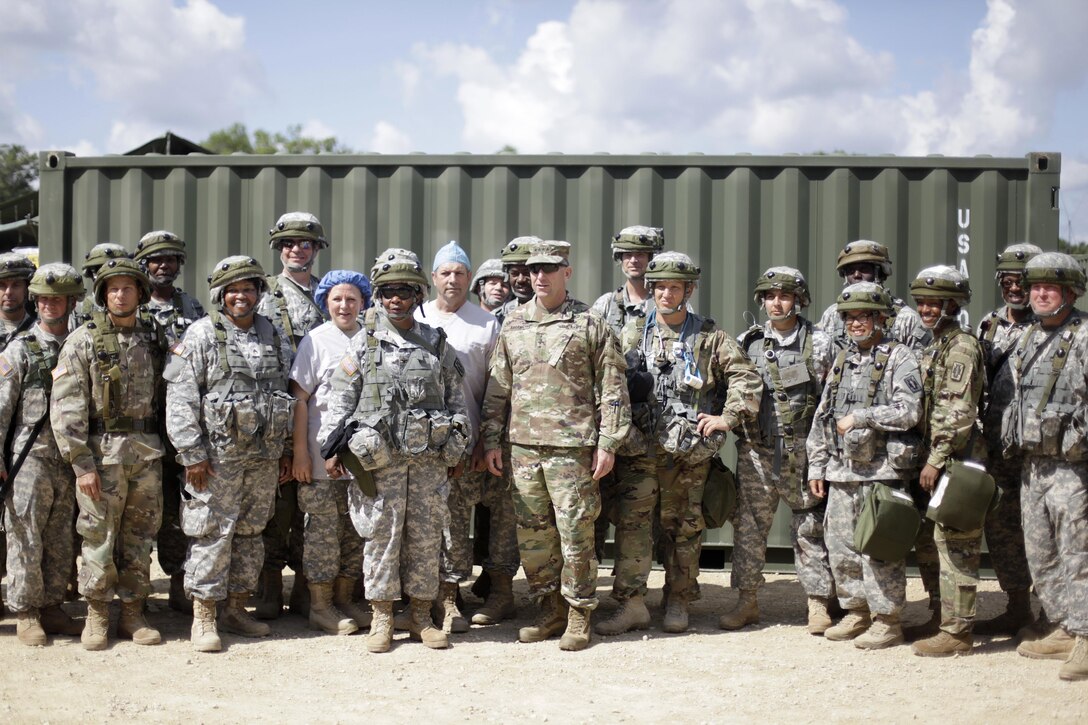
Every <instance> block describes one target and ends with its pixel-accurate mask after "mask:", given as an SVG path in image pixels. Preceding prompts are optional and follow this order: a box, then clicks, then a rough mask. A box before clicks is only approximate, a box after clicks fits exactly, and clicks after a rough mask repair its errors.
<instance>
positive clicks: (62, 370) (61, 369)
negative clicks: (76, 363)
mask: <svg viewBox="0 0 1088 725" xmlns="http://www.w3.org/2000/svg"><path fill="white" fill-rule="evenodd" d="M67 374H68V366H67V365H65V364H64V363H57V366H56V367H55V368H53V379H54V380H60V379H61V378H63V377H64V376H65V375H67Z"/></svg>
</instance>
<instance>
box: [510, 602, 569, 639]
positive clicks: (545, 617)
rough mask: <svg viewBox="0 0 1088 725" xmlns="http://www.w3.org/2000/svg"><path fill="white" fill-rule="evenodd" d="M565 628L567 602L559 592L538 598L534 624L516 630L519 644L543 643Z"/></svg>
mask: <svg viewBox="0 0 1088 725" xmlns="http://www.w3.org/2000/svg"><path fill="white" fill-rule="evenodd" d="M566 627H567V602H566V600H565V599H563V598H562V597H561V596H560V595H559V592H549V593H547V594H545V595H544V596H543V597H541V598H540V614H539V615H537V618H536V622H534V623H533V624H531V625H529V626H528V627H522V628H521V629H519V630H518V641H519V642H526V643H528V642H543V641H544V640H546V639H550V638H552V637H554V636H555V635H557V634H559V633H560V632H562V631H564V630H565V629H566Z"/></svg>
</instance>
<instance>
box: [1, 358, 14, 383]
mask: <svg viewBox="0 0 1088 725" xmlns="http://www.w3.org/2000/svg"><path fill="white" fill-rule="evenodd" d="M11 370H12V368H11V362H10V361H9V360H8V356H7V355H0V375H3V376H4V377H5V378H8V377H11Z"/></svg>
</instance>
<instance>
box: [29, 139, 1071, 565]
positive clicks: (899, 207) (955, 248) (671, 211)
mask: <svg viewBox="0 0 1088 725" xmlns="http://www.w3.org/2000/svg"><path fill="white" fill-rule="evenodd" d="M1060 171H1061V156H1060V154H1057V153H1031V154H1028V155H1027V156H1026V157H1025V158H990V157H974V158H945V157H926V158H902V157H894V156H775V157H761V156H702V155H690V156H657V155H653V154H647V155H638V156H609V155H593V156H564V155H543V156H517V155H498V156H472V155H447V156H426V155H408V156H380V155H363V156H246V155H234V156H158V157H157V156H142V157H131V156H125V157H105V158H78V157H74V156H69V155H66V154H65V153H64V152H43V153H42V155H41V182H40V183H41V191H40V193H41V202H40V203H41V210H40V212H41V217H40V219H41V224H40V233H39V238H40V246H41V252H42V259H43V260H46V261H49V260H57V259H65V260H73V259H74V260H76V262H77V264H78V262H79V261H80V260H82V258H83V255H84V253H86V252H87V250H89V249H90V248H91V247H92V246H93V245H94V244H96V243H98V242H101V241H107V240H109V241H116V242H120V243H121V244H124V245H125V246H126V247H129V248H132V247H133V246H135V243H136V241H137V240H138V239H139V238H140V236H141V235H142V234H143V233H144V232H147V231H150V230H153V229H163V228H165V229H170V230H172V231H174V232H176V233H178V234H179V235H181V237H182V238H183V239H185V240H186V241H187V244H188V248H189V258H188V262H187V264H186V265H185V268H184V270H183V273H182V280H183V281H182V285H183V286H184V287H185V288H186V289H187V290H189V291H195V293H196V294H197V295H198V296H199V297H201V298H202V299H205V300H206V298H207V290H206V285H205V284H204V280H205V278H206V275H207V274H208V271H209V270H210V268H211V267H212V266H213V265H214V264H215V262H217V261H218V260H220V259H222V258H223V257H225V256H227V255H228V254H239V253H246V254H250V255H252V256H254V257H256V258H257V259H258V260H259V261H261V263H262V264H264V265H266V269H268V271H270V272H278V271H279V263H278V261H277V260H276V258H275V255H274V254H273V253H272V252H271V251H270V250H269V249H268V246H267V239H268V235H267V230H268V229H269V227H271V226H272V224H273V223H274V222H275V220H276V218H277V217H278V216H279V215H280V214H281V213H283V212H285V211H292V210H306V211H311V212H313V213H315V214H316V215H317V216H318V217H319V218H320V219H321V221H322V222H323V223H324V225H325V229H326V231H327V233H328V235H329V237H330V240H331V242H332V247H331V249H330V251H329V252H326V253H323V254H321V255H320V257H319V258H318V261H317V266H316V270H315V271H316V273H318V274H320V273H322V272H324V271H326V270H328V269H332V268H338V267H339V268H343V267H346V268H354V269H358V270H361V271H369V267H370V265H371V263H372V262H373V259H374V257H375V255H376V254H377V253H378V252H379V251H381V250H382V249H384V248H386V247H388V246H394V245H395V246H404V247H410V248H412V249H413V250H415V251H416V252H418V253H419V254H420V255H421V257H422V258H423V259H424V260H429V259H431V258H432V257H433V255H434V253H435V251H436V250H437V249H438V248H439V247H440V246H441V245H442V244H444V243H445V242H446V241H448V240H450V239H457V240H458V241H460V242H461V244H462V245H463V246H464V247H465V248H466V249H467V250H468V252H469V255H470V257H471V258H472V260H473V262H474V263H475V264H479V263H480V262H482V261H483V260H484V259H486V258H488V257H494V256H498V252H499V249H500V248H501V247H502V245H503V244H505V243H506V242H507V241H508V240H510V239H511V238H513V237H515V236H518V235H522V234H536V235H538V236H541V237H545V238H552V239H566V240H568V241H570V242H571V243H572V244H573V245H574V251H573V255H572V257H573V265H574V268H575V273H574V278H573V294H574V295H575V296H577V297H579V298H580V299H582V300H585V301H587V302H591V301H592V300H593V299H595V298H596V297H597V295H599V294H601V292H603V291H604V290H607V289H611V288H614V287H616V286H618V285H619V284H620V282H621V281H622V277H621V275H620V274H619V272H618V270H617V269H616V267H615V265H614V264H613V263H612V260H611V254H610V251H609V248H608V241H609V237H610V235H611V234H613V233H614V232H616V231H617V230H618V229H620V228H621V227H624V226H627V225H630V224H649V225H653V226H661V227H664V228H665V235H666V240H667V247H668V248H669V249H677V250H680V251H683V252H687V253H688V254H690V255H692V256H693V257H694V258H695V260H696V262H697V263H698V264H700V265H701V266H702V269H703V277H702V284H701V289H700V291H699V292H698V293H697V294H696V297H695V299H694V301H693V302H694V304H695V306H696V307H697V309H698V310H699V311H700V312H702V313H704V314H708V315H710V316H713V317H715V318H716V319H717V320H718V321H719V323H720V324H721V325H722V326H723V327H725V328H726V329H727V330H729V331H730V332H732V333H737V332H739V331H741V330H742V329H743V327H744V324H745V323H744V322H743V320H742V317H741V315H742V312H744V311H751V312H755V311H756V310H755V305H754V303H753V302H752V299H751V295H750V292H749V290H750V289H751V286H752V284H753V282H754V280H755V278H756V277H757V276H758V275H759V274H760V272H762V271H763V270H764V269H766V268H767V267H769V266H772V265H776V264H790V265H793V266H796V267H798V268H800V269H801V271H802V272H803V273H804V274H805V275H806V276H807V278H808V280H809V284H810V286H811V288H812V292H813V308H812V309H811V310H810V314H809V316H810V317H814V318H818V316H819V313H820V312H821V311H822V310H823V308H824V307H825V306H827V305H828V304H830V303H831V302H833V301H834V298H835V295H836V294H837V292H838V290H839V289H840V281H839V278H838V276H837V275H836V272H835V258H836V255H837V254H838V252H839V250H840V249H841V248H842V246H843V245H844V244H845V243H846V242H849V241H852V240H855V239H874V240H876V241H879V242H882V243H884V244H886V245H888V247H889V248H890V249H891V254H892V259H893V260H894V262H895V269H896V274H895V275H894V276H893V278H892V287H893V288H894V290H895V291H896V293H897V294H899V295H900V296H903V297H906V294H907V290H908V286H909V282H910V279H911V277H912V275H913V274H914V273H915V272H917V271H918V270H919V269H921V268H922V267H924V266H928V265H930V264H937V263H949V264H956V265H958V266H960V267H961V268H962V269H963V270H964V271H966V272H967V273H968V274H969V275H970V277H971V279H972V280H973V282H974V287H975V296H974V299H973V301H972V303H971V306H970V319H971V321H972V322H974V321H977V320H978V318H979V317H980V316H981V315H982V314H984V313H985V312H986V311H988V310H989V309H991V308H992V307H993V306H994V305H995V304H996V303H997V302H998V299H999V295H998V293H997V290H996V287H995V286H994V285H993V283H992V279H993V272H994V256H995V254H996V252H998V251H1000V250H1001V249H1002V248H1004V247H1005V246H1006V245H1008V244H1010V243H1013V242H1017V241H1023V240H1030V241H1033V242H1035V243H1036V244H1039V245H1040V246H1042V247H1044V248H1047V249H1053V248H1055V247H1056V245H1057V238H1058V188H1059V186H1060V182H1059V177H1060ZM783 513H784V512H782V511H780V512H779V517H778V519H777V520H776V524H775V528H774V531H773V532H772V541H771V544H772V546H777V547H785V548H787V549H788V548H789V526H788V523H787V521H786V518H785V517H784V516H783ZM731 539H732V536H731V533H730V532H729V531H728V530H723V531H719V532H710V533H709V535H708V542H707V543H708V545H710V546H727V545H728V544H729V543H730V542H731Z"/></svg>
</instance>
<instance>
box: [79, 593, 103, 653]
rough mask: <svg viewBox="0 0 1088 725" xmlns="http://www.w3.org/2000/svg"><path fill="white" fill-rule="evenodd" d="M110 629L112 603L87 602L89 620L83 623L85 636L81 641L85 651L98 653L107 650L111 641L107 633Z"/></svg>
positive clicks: (83, 635) (95, 600)
mask: <svg viewBox="0 0 1088 725" xmlns="http://www.w3.org/2000/svg"><path fill="white" fill-rule="evenodd" d="M109 628H110V603H109V602H102V601H98V600H97V599H88V600H87V619H85V620H84V621H83V634H82V636H81V637H80V641H81V642H83V649H85V650H87V651H88V652H98V651H99V650H104V649H106V644H107V642H108V641H109V639H108V635H107V632H108V631H109Z"/></svg>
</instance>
